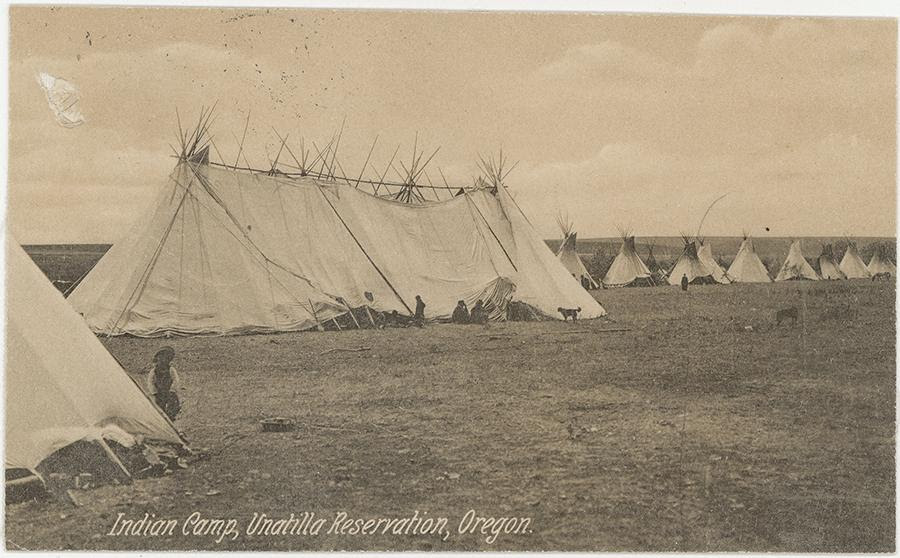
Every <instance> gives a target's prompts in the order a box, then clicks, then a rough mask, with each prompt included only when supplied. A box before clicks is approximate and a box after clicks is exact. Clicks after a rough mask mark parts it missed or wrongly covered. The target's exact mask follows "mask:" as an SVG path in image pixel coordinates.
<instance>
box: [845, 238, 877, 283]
mask: <svg viewBox="0 0 900 558" xmlns="http://www.w3.org/2000/svg"><path fill="white" fill-rule="evenodd" d="M841 271H843V272H844V275H846V276H847V279H868V278H869V277H871V276H872V274H871V273H870V272H869V268H867V267H866V264H865V263H863V259H862V258H861V257H860V255H859V252H858V251H857V250H856V243H855V242H849V243H848V244H847V250H846V251H845V252H844V257H843V258H841Z"/></svg>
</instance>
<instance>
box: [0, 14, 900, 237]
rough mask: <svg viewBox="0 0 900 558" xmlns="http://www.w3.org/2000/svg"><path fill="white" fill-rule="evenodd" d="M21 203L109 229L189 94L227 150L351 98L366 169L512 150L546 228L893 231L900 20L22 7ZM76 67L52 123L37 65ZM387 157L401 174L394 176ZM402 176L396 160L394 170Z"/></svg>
mask: <svg viewBox="0 0 900 558" xmlns="http://www.w3.org/2000/svg"><path fill="white" fill-rule="evenodd" d="M10 26H11V29H10V35H11V45H10V58H11V59H10V81H9V87H10V136H9V138H10V139H9V141H10V152H9V155H10V156H9V180H10V184H9V188H10V189H9V206H10V220H11V223H12V231H13V233H14V234H15V235H16V236H17V238H18V240H19V241H21V242H24V243H42V242H112V241H115V240H116V239H117V238H119V237H120V236H121V235H122V234H124V233H125V232H126V231H127V229H128V227H129V225H130V224H131V223H132V222H133V221H134V220H135V218H136V216H137V215H138V214H139V213H140V212H141V211H142V210H144V209H145V208H146V205H147V204H148V203H149V202H150V200H151V199H152V197H153V193H154V191H155V189H156V188H159V187H160V184H161V183H163V182H164V181H165V180H166V178H167V176H168V172H169V171H170V170H171V168H172V166H173V163H174V161H173V159H172V158H171V156H170V155H171V149H170V148H169V144H175V143H176V128H177V126H176V119H175V108H176V107H178V109H179V111H180V113H181V115H182V117H183V118H184V119H185V120H189V119H191V118H196V116H197V115H198V114H199V110H200V107H201V106H202V105H210V104H212V103H213V102H216V101H218V108H217V111H216V112H217V120H216V122H215V125H214V128H213V133H214V136H215V141H216V144H217V146H218V147H219V149H220V150H221V151H222V152H223V153H224V154H225V156H226V158H228V159H231V158H232V157H233V156H234V154H235V153H236V151H237V142H236V140H235V136H240V133H241V130H242V127H243V122H244V118H245V117H246V115H247V111H248V109H249V110H251V112H252V116H251V127H250V131H249V133H248V139H247V148H248V149H249V154H248V155H249V157H250V160H251V162H253V163H254V164H255V166H266V165H267V162H266V161H267V159H266V157H267V155H266V153H267V152H268V153H270V154H274V151H276V150H277V146H278V142H277V139H276V138H275V136H274V134H273V132H272V128H271V127H272V126H275V127H276V128H277V129H278V131H279V132H281V133H282V134H285V133H289V134H290V135H291V139H290V143H291V144H293V145H294V146H295V147H296V143H295V142H296V141H297V140H298V139H299V137H300V136H301V135H302V136H304V137H305V138H306V139H307V143H309V142H310V141H312V140H315V141H316V143H317V144H318V145H319V146H320V147H321V146H322V145H323V144H325V143H327V142H328V139H329V138H330V137H331V136H332V135H333V134H334V133H335V132H336V131H337V129H338V128H339V127H340V125H341V122H342V120H343V119H345V118H346V129H345V132H344V135H343V139H342V141H341V148H340V156H339V159H340V160H341V163H342V165H343V166H344V168H345V169H346V170H347V172H348V174H351V175H355V174H356V173H358V172H359V168H360V167H361V165H362V162H363V160H364V158H365V156H366V153H367V152H368V149H369V146H370V144H371V142H372V140H373V139H374V137H375V136H376V134H377V135H378V136H379V139H378V145H377V147H376V149H375V152H374V154H373V156H372V159H373V161H374V163H375V165H376V166H377V167H378V168H379V169H382V168H384V166H385V165H386V164H387V161H388V159H389V158H390V156H391V153H393V151H394V149H395V148H396V146H397V145H398V144H402V146H403V147H402V148H401V152H400V156H402V157H403V158H404V161H406V162H408V160H409V152H410V151H411V149H412V143H413V138H414V137H415V134H416V133H418V141H419V146H420V147H424V148H426V149H429V148H430V149H434V148H435V147H438V146H440V147H441V150H440V152H439V153H438V155H437V156H436V157H435V159H434V161H433V162H432V164H431V165H430V166H429V169H430V171H429V174H430V175H431V178H432V180H434V181H439V180H440V179H439V178H438V176H439V173H438V171H437V168H438V167H440V168H441V169H442V170H443V172H444V174H445V175H446V176H447V178H448V179H449V180H450V181H451V182H456V183H459V182H462V183H466V184H468V183H471V180H472V176H473V175H475V174H476V173H477V169H476V167H475V160H476V157H477V154H478V153H482V154H488V153H491V152H494V153H496V152H497V150H498V149H499V148H501V147H502V148H503V150H504V153H505V154H507V155H508V156H509V157H510V158H511V159H512V160H515V161H519V164H518V166H517V167H516V169H515V170H514V171H513V173H512V174H511V175H510V176H509V178H508V181H507V182H508V185H509V186H510V188H511V191H512V192H513V194H514V195H515V196H516V199H517V200H518V202H519V204H520V205H521V206H522V208H523V209H524V211H525V212H526V214H528V216H529V217H530V218H531V221H532V222H533V223H534V224H535V226H536V227H537V228H538V229H539V232H540V233H541V234H543V235H544V236H546V237H557V236H558V234H559V232H558V230H557V227H556V224H555V217H556V214H557V213H558V212H564V213H567V214H568V215H569V217H570V218H571V219H572V220H573V221H574V222H575V224H576V228H577V230H578V231H579V234H580V236H582V237H586V236H612V235H615V234H617V233H618V227H619V226H624V227H628V228H630V229H632V230H633V231H634V232H635V233H637V234H639V235H647V236H650V235H677V234H678V233H679V232H682V231H685V232H688V231H689V232H694V231H695V230H696V227H697V224H698V221H699V219H700V217H701V216H702V214H703V212H704V211H705V209H706V207H707V205H708V204H709V203H710V202H711V201H712V200H714V199H715V198H716V197H718V196H719V195H721V194H723V193H725V192H729V195H728V196H727V197H725V198H724V199H723V200H722V201H721V202H719V204H717V205H716V207H715V208H714V209H713V211H712V212H711V214H710V216H709V217H708V218H707V221H706V224H705V226H704V230H703V232H704V234H708V235H739V234H740V233H741V232H742V230H748V231H750V232H751V233H753V234H756V235H763V234H766V233H764V228H765V227H768V228H769V231H770V232H769V233H768V234H771V235H778V236H790V235H841V234H850V235H859V236H869V235H872V236H879V235H890V236H893V235H894V232H895V219H896V206H895V188H896V177H895V169H896V137H895V130H896V122H897V118H896V117H897V115H896V101H895V94H896V82H895V79H896V67H897V61H896V48H897V25H896V22H895V21H893V20H861V19H855V20H848V19H800V18H760V17H753V18H751V17H695V16H648V15H635V16H630V15H581V14H502V13H499V14H498V13H435V12H431V13H423V12H418V13H416V12H348V11H344V12H334V11H309V10H268V11H267V10H256V11H248V10H219V9H190V10H175V9H144V10H139V9H117V8H89V9H85V8H58V9H51V8H43V7H40V8H31V7H14V8H12V9H11V12H10ZM41 71H43V72H48V73H50V74H53V75H55V76H57V77H61V78H65V79H66V80H69V81H71V82H72V83H74V84H75V85H76V86H77V87H78V89H79V91H80V94H81V98H82V100H81V109H82V112H83V113H84V115H85V117H86V123H85V124H84V125H82V126H80V127H77V128H73V129H67V128H63V127H62V126H60V125H59V124H57V123H56V122H55V120H54V117H53V114H52V112H51V111H50V109H49V107H48V104H47V101H46V99H45V97H44V96H43V93H42V91H41V89H40V86H39V85H38V83H37V80H36V77H35V76H36V74H37V73H38V72H41ZM389 176H390V175H389ZM393 178H396V176H394V177H393Z"/></svg>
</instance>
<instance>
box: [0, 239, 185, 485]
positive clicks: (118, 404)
mask: <svg viewBox="0 0 900 558" xmlns="http://www.w3.org/2000/svg"><path fill="white" fill-rule="evenodd" d="M6 269H7V292H6V294H7V296H6V303H7V326H6V328H7V329H6V332H7V338H6V354H7V360H6V459H5V465H6V468H7V469H26V470H29V471H32V472H33V473H35V474H37V473H36V471H35V468H36V467H37V466H38V464H40V463H41V462H42V461H43V460H44V459H45V458H47V457H48V456H50V455H51V454H53V453H54V452H56V451H57V450H59V449H61V448H63V447H66V446H69V445H70V444H73V443H75V442H78V441H80V440H93V441H96V442H98V443H101V444H104V445H105V442H103V440H104V438H111V439H115V440H117V441H120V442H122V441H123V440H127V439H129V438H132V439H133V438H134V437H137V436H140V437H143V438H145V439H152V440H159V441H163V442H168V443H172V444H175V445H179V446H180V445H183V440H182V439H181V437H180V436H179V435H178V433H177V432H176V431H175V429H174V428H173V426H172V424H171V423H170V422H169V421H168V419H166V418H165V417H164V416H163V415H162V414H161V413H160V412H159V410H158V409H157V407H156V406H155V405H154V404H153V403H151V402H150V400H149V399H148V398H147V397H146V396H145V395H144V394H143V392H142V391H141V390H140V388H138V387H137V385H136V384H135V383H134V381H132V380H131V378H129V377H128V375H127V374H126V373H125V372H124V371H123V370H122V368H121V367H120V366H119V364H118V363H117V362H116V360H115V359H114V358H113V357H112V356H111V355H110V354H109V353H108V352H106V349H104V347H103V345H101V344H100V341H98V340H97V338H96V337H95V336H94V334H93V333H91V331H90V330H89V329H88V328H87V327H86V326H85V324H84V321H83V320H82V319H81V317H80V316H79V315H78V314H76V313H75V311H74V310H72V307H71V306H69V304H67V303H66V301H65V299H64V298H63V296H62V294H60V292H59V291H58V290H57V289H55V288H54V287H53V286H52V285H51V284H50V282H49V281H48V280H47V278H46V277H45V276H44V274H43V273H42V272H41V271H40V269H38V267H37V266H36V265H35V264H34V262H32V261H31V258H29V257H28V255H27V254H26V253H25V251H24V250H22V248H21V246H19V245H18V244H17V243H16V242H15V241H14V240H12V239H10V238H9V237H7V246H6Z"/></svg>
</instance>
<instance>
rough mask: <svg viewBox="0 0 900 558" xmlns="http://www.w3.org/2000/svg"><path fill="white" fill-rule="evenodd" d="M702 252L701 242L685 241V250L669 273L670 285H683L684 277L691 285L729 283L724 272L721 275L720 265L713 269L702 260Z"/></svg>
mask: <svg viewBox="0 0 900 558" xmlns="http://www.w3.org/2000/svg"><path fill="white" fill-rule="evenodd" d="M700 250H702V245H701V244H700V242H699V241H697V240H689V239H688V238H685V239H684V250H683V251H682V252H681V255H680V256H679V257H678V260H676V261H675V265H674V266H672V269H671V270H670V271H669V276H668V281H669V284H670V285H679V284H681V278H682V277H684V276H686V277H687V279H688V282H690V283H720V282H728V279H727V278H726V277H725V276H724V275H725V274H724V272H722V273H720V272H721V268H720V267H719V266H718V264H716V265H715V267H713V266H710V265H707V263H705V262H704V261H703V260H702V259H701V258H700V255H699V253H700ZM708 257H709V258H711V257H712V256H711V255H709V256H708ZM713 263H715V261H714V262H713Z"/></svg>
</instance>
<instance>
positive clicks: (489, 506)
mask: <svg viewBox="0 0 900 558" xmlns="http://www.w3.org/2000/svg"><path fill="white" fill-rule="evenodd" d="M596 296H597V297H598V298H599V299H600V300H601V302H602V303H603V304H604V305H605V307H606V308H607V310H608V311H609V313H610V317H611V319H610V320H596V321H591V322H588V321H583V322H578V323H577V324H572V323H562V322H544V323H503V324H496V325H494V324H492V325H490V326H489V327H480V326H469V327H466V326H452V325H441V326H430V327H427V328H425V329H392V330H385V331H371V330H368V331H345V332H334V333H298V334H282V335H254V336H240V337H219V338H183V339H172V340H159V339H157V340H146V339H134V338H116V339H111V340H108V341H104V342H105V344H106V345H107V347H108V348H109V350H110V351H111V352H112V353H113V354H115V355H116V356H117V357H118V358H119V359H120V360H121V361H122V363H123V364H124V365H125V366H126V368H128V369H129V370H132V371H134V370H138V369H139V368H140V367H141V366H143V365H144V364H145V363H146V362H147V361H149V358H150V356H151V355H152V353H153V352H154V351H155V350H156V349H157V348H158V347H159V346H160V345H162V344H165V343H168V344H171V345H172V346H174V347H175V348H176V350H177V351H178V356H177V358H176V362H175V365H176V366H177V367H178V370H179V371H180V373H181V375H182V378H183V382H184V384H185V387H184V392H183V399H184V400H185V407H184V411H183V414H182V415H181V416H180V417H179V419H178V422H177V424H178V426H179V428H180V429H182V430H183V432H184V434H185V436H186V437H187V438H188V440H189V441H190V442H191V444H192V446H193V447H194V448H197V449H199V448H208V450H209V452H210V455H209V458H208V459H206V460H202V461H199V462H197V463H194V464H193V465H192V466H191V467H190V468H189V469H187V470H184V471H181V472H178V473H175V474H172V475H169V476H166V477H163V478H157V479H147V480H140V481H136V482H135V483H133V484H132V485H128V486H122V487H113V486H109V487H102V488H97V489H93V490H85V491H79V492H78V493H77V498H78V500H79V502H80V503H81V505H80V506H79V507H72V506H69V505H64V504H60V503H50V502H30V503H24V504H16V505H10V506H9V507H8V508H7V524H6V538H7V547H8V548H10V549H18V548H27V549H46V550H57V549H144V550H163V549H208V550H216V549H218V550H235V549H254V550H263V549H268V550H333V549H346V550H352V549H368V550H386V549H394V550H595V551H600V550H603V551H638V550H640V551H675V550H678V551H688V550H691V551H739V550H745V551H832V552H834V551H893V550H894V548H895V542H894V503H895V502H894V493H895V489H894V486H895V484H894V483H895V478H894V444H895V438H894V431H895V430H894V417H895V408H894V402H895V392H894V390H895V318H894V299H895V287H894V285H893V284H889V283H873V282H870V281H842V282H833V283H825V282H818V283H790V284H784V283H781V284H772V285H732V286H709V287H692V288H691V290H690V291H689V292H688V293H682V292H681V291H680V290H679V289H678V288H677V287H657V288H649V289H620V290H609V291H596ZM789 306H797V307H798V308H799V309H800V314H801V321H800V323H798V324H797V325H796V326H794V325H782V326H781V327H775V326H774V319H773V318H774V313H775V311H776V310H777V309H780V308H784V307H789ZM623 330H624V331H623ZM363 348H365V349H367V350H361V351H356V352H351V351H341V350H333V349H363ZM328 351H330V352H328ZM271 416H285V417H291V418H293V419H294V420H295V421H296V423H297V426H298V428H297V430H296V431H294V432H287V433H265V434H264V433H261V432H260V425H259V420H260V419H262V418H264V417H271ZM468 510H475V513H476V514H477V515H479V516H484V517H495V518H499V517H515V518H531V522H530V524H529V527H528V529H527V530H526V531H525V532H522V533H519V534H514V533H509V534H503V533H501V534H499V535H498V536H497V538H496V540H494V541H493V543H492V544H489V543H488V542H486V538H488V537H487V535H485V534H483V533H481V532H476V533H468V532H467V533H459V532H458V525H459V523H460V521H461V520H462V519H463V518H464V514H465V513H466V512H467V511H468ZM195 511H196V512H199V513H200V514H202V516H203V517H204V518H235V519H237V520H238V523H239V526H240V528H241V529H244V528H246V525H247V523H248V522H249V520H250V518H251V517H252V515H253V513H254V512H259V513H265V514H267V515H268V516H270V517H274V518H282V517H288V516H289V515H290V514H291V513H294V514H295V515H298V516H299V515H300V514H302V512H312V513H315V517H316V518H324V519H326V520H327V524H326V526H325V527H323V528H322V531H321V532H320V533H319V534H317V535H312V534H307V535H297V534H295V535H271V536H258V535H257V536H247V535H246V534H241V535H240V536H238V537H237V538H236V539H235V540H230V539H229V540H223V541H222V542H221V543H217V542H216V537H215V536H202V535H200V536H193V535H183V534H182V532H181V525H182V523H181V522H183V521H184V520H185V519H186V518H188V517H189V516H190V514H191V513H192V512H195ZM339 511H345V512H347V514H348V516H349V517H350V518H363V519H366V518H381V517H385V518H389V517H407V516H410V515H412V514H413V513H414V512H415V511H418V513H419V515H420V516H421V515H423V514H424V513H425V512H427V514H428V516H429V517H433V518H436V517H442V516H443V517H446V518H448V531H449V532H450V534H449V536H448V537H447V538H446V540H443V537H440V536H437V535H394V534H371V535H340V534H335V533H330V534H329V533H327V532H326V531H327V529H328V528H329V527H330V526H331V524H332V522H333V518H334V515H335V514H336V513H337V512H339ZM119 513H123V514H125V516H124V517H125V518H131V519H140V518H141V517H142V516H143V514H144V513H149V514H155V518H172V519H177V520H178V522H179V527H178V530H177V532H176V533H175V534H173V535H170V536H157V537H152V536H110V535H107V533H108V532H109V531H110V529H111V528H112V527H113V525H114V523H115V521H116V519H117V517H118V514H119ZM507 525H509V524H507Z"/></svg>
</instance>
